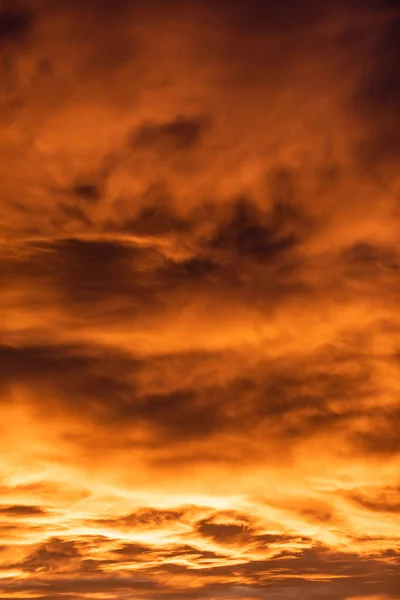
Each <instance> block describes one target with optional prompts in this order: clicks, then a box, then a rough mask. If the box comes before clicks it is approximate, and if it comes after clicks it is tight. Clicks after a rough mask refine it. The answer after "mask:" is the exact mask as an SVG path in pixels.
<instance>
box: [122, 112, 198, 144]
mask: <svg viewBox="0 0 400 600" xmlns="http://www.w3.org/2000/svg"><path fill="white" fill-rule="evenodd" d="M207 125H208V119H207V118H205V117H204V116H195V117H189V116H184V115H181V116H177V117H176V118H175V119H174V120H173V121H170V122H166V123H160V124H157V123H145V124H143V125H142V126H141V128H140V129H139V131H137V132H135V133H134V134H132V145H133V147H134V148H139V149H142V148H152V149H158V150H160V151H164V152H174V151H183V150H188V149H190V148H193V147H195V146H197V145H198V144H199V143H200V141H201V139H202V136H203V134H204V133H205V130H206V128H207Z"/></svg>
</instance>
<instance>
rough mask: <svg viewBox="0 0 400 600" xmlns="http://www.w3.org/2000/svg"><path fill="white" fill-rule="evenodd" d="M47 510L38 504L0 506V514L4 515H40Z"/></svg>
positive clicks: (44, 513)
mask: <svg viewBox="0 0 400 600" xmlns="http://www.w3.org/2000/svg"><path fill="white" fill-rule="evenodd" d="M46 514H47V512H46V511H45V510H44V509H43V508H41V507H40V506H24V505H21V506H18V505H15V506H0V516H1V515H2V516H6V517H20V518H24V517H41V516H44V515H46Z"/></svg>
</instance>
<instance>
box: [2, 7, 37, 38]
mask: <svg viewBox="0 0 400 600" xmlns="http://www.w3.org/2000/svg"><path fill="white" fill-rule="evenodd" d="M13 4H14V3H12V2H5V3H2V5H1V6H0V44H1V43H4V42H8V41H19V40H23V39H24V38H25V36H26V35H27V33H29V31H30V29H31V28H32V26H33V24H34V16H33V14H32V13H31V12H29V11H25V10H22V9H21V10H18V3H17V2H16V3H15V4H16V5H17V6H14V7H13Z"/></svg>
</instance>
